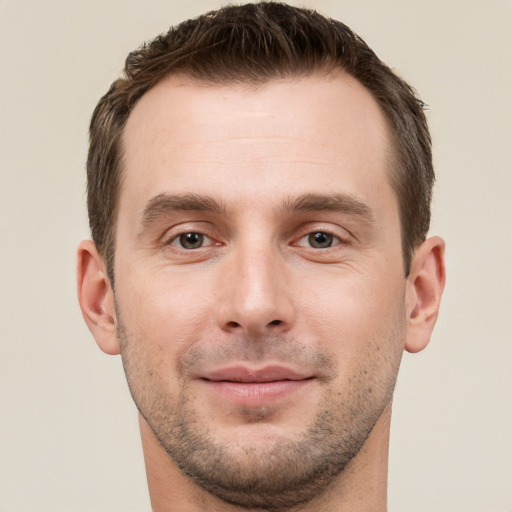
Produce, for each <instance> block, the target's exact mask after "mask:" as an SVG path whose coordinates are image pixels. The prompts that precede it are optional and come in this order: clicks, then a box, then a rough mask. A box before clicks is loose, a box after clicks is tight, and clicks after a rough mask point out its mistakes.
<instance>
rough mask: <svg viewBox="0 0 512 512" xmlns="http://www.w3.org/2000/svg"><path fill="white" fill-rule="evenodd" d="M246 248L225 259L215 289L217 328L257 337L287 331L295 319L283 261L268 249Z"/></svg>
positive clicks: (250, 246)
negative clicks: (217, 286)
mask: <svg viewBox="0 0 512 512" xmlns="http://www.w3.org/2000/svg"><path fill="white" fill-rule="evenodd" d="M270 245H271V244H269V247H263V246H261V245H260V246H259V247H254V245H249V246H247V247H245V248H240V249H239V250H237V251H234V254H232V255H231V257H230V258H228V259H227V261H226V265H225V267H224V271H223V272H222V277H221V283H220V285H219V289H220V290H221V293H220V294H219V295H220V297H219V299H220V300H219V303H218V323H219V327H220V328H221V329H222V330H224V331H228V332H232V333H235V334H244V335H248V336H261V335H270V334H281V333H283V332H286V331H288V330H289V329H290V328H291V326H292V325H293V322H294V320H295V309H294V307H293V297H292V291H291V289H290V286H289V281H290V280H289V278H288V271H287V268H286V262H285V261H284V258H283V256H282V255H280V254H279V253H278V251H275V250H272V247H270Z"/></svg>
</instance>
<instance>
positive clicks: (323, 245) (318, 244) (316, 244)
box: [304, 231, 335, 249]
mask: <svg viewBox="0 0 512 512" xmlns="http://www.w3.org/2000/svg"><path fill="white" fill-rule="evenodd" d="M304 238H306V239H307V242H308V244H309V245H310V246H311V247H313V248H314V249H327V248H328V247H331V246H332V245H333V243H334V242H335V236H334V235H331V233H326V232H325V231H316V232H314V233H309V235H307V237H304Z"/></svg>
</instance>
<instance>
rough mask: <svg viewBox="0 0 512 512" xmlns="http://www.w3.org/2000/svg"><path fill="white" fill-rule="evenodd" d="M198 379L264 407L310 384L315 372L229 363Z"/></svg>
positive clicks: (224, 393) (223, 393)
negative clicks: (232, 364) (227, 365)
mask: <svg viewBox="0 0 512 512" xmlns="http://www.w3.org/2000/svg"><path fill="white" fill-rule="evenodd" d="M199 379H200V380H201V381H202V382H203V383H204V384H205V385H206V386H207V387H208V388H209V389H210V390H211V391H213V392H214V393H216V394H217V395H220V396H221V397H223V398H225V399H228V400H230V401H232V402H235V403H236V404H238V405H243V406H262V405H269V404H271V403H274V402H276V401H278V400H280V399H283V398H285V397H287V396H289V395H291V394H293V393H295V392H298V391H299V390H300V389H302V388H303V387H304V386H306V385H308V384H309V383H311V382H312V381H313V380H314V379H315V375H313V374H311V373H306V372H301V371H296V370H293V369H291V368H289V367H286V366H279V365H270V366H265V367H262V368H250V367H247V366H230V367H226V368H221V369H218V370H213V371H210V372H205V373H203V374H202V375H200V376H199Z"/></svg>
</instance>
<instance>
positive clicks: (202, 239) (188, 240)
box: [171, 232, 211, 250]
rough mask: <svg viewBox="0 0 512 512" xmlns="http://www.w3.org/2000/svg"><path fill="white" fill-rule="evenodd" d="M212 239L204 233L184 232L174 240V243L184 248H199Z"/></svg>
mask: <svg viewBox="0 0 512 512" xmlns="http://www.w3.org/2000/svg"><path fill="white" fill-rule="evenodd" d="M210 242H211V240H210V239H209V238H208V237H207V236H205V235H203V234H202V233H195V232H191V233H182V234H181V235H178V236H177V237H176V238H174V239H173V240H172V242H171V243H172V244H173V245H178V246H180V247H181V248H183V249H188V250H190V249H199V248H200V247H203V246H204V245H205V244H207V243H210Z"/></svg>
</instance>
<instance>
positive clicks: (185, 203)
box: [141, 193, 228, 226]
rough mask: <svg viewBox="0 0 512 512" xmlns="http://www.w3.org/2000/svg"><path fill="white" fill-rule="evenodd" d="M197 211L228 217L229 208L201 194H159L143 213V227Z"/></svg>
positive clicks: (151, 200) (152, 199)
mask: <svg viewBox="0 0 512 512" xmlns="http://www.w3.org/2000/svg"><path fill="white" fill-rule="evenodd" d="M184 211H197V212H209V213H216V214H219V215H227V213H228V209H227V207H226V206H225V205H224V204H223V203H222V202H220V201H218V200H217V199H214V198H213V197H210V196H205V195H199V194H166V193H163V194H158V195H156V196H154V197H152V198H151V199H150V200H149V201H148V202H147V203H146V206H145V208H144V211H143V212H142V218H141V222H142V225H143V226H147V225H148V224H151V222H153V221H155V220H157V219H159V218H161V217H164V216H165V215H168V214H169V213H172V212H184Z"/></svg>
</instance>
